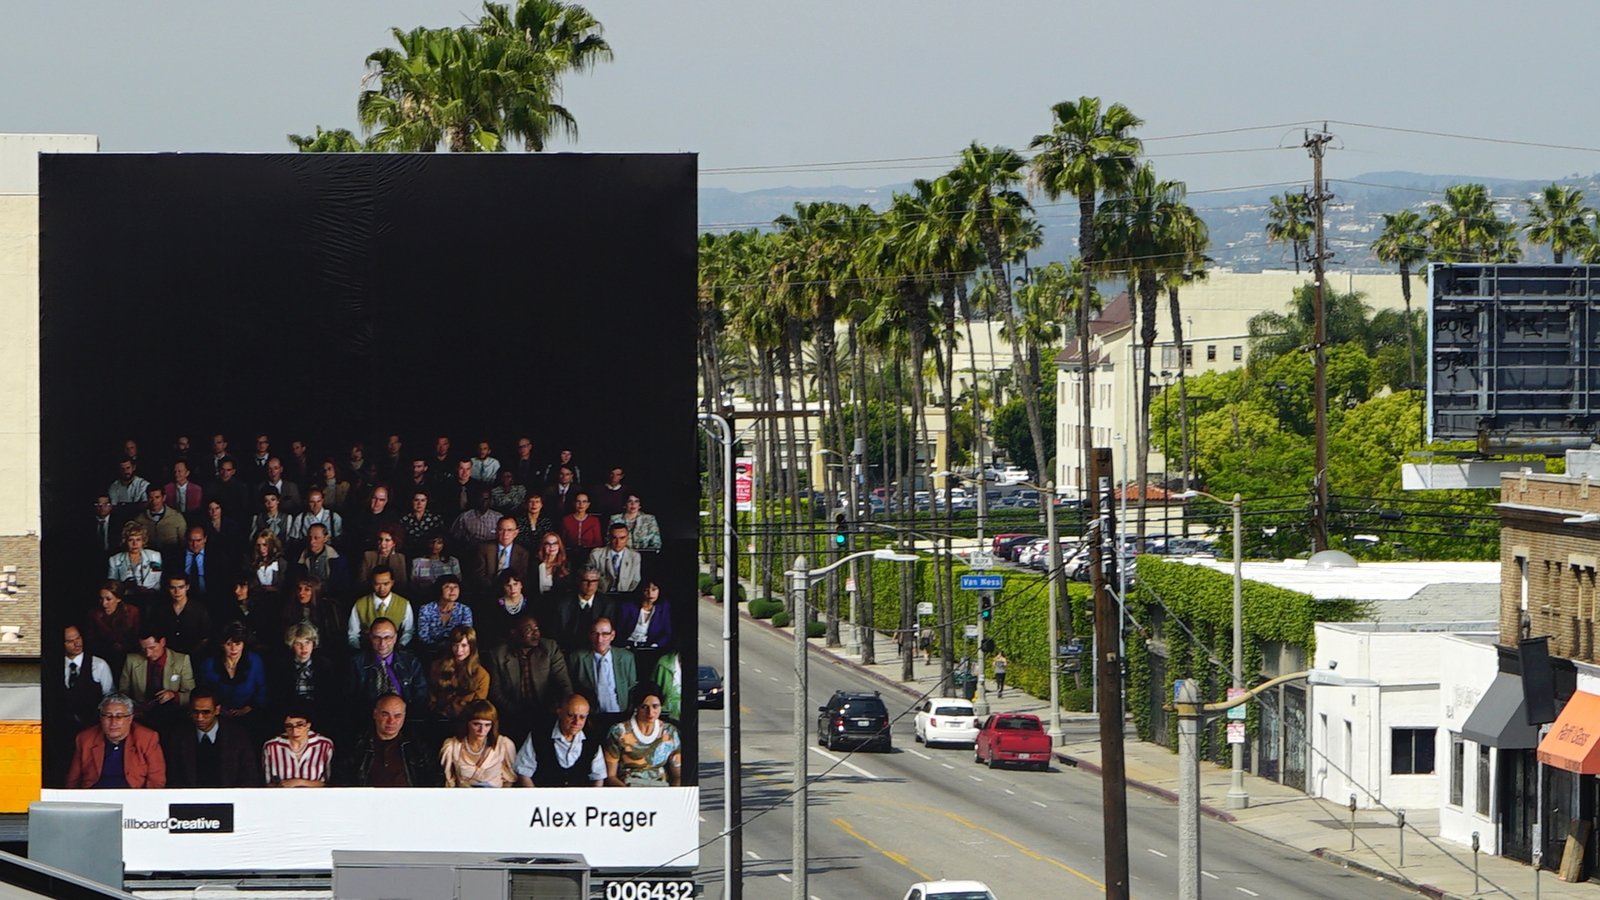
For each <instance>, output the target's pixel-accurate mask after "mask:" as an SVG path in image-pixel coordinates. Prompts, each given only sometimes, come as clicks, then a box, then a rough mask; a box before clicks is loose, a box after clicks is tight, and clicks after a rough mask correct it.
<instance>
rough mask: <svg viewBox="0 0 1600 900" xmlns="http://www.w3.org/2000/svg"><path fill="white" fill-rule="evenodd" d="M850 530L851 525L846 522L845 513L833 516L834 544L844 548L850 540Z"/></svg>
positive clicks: (841, 548)
mask: <svg viewBox="0 0 1600 900" xmlns="http://www.w3.org/2000/svg"><path fill="white" fill-rule="evenodd" d="M848 532H849V525H848V524H846V523H845V520H844V513H839V514H837V515H835V516H834V517H833V546H835V547H837V548H839V549H840V550H843V549H844V545H845V544H846V543H847V542H849V540H850V538H849V536H848Z"/></svg>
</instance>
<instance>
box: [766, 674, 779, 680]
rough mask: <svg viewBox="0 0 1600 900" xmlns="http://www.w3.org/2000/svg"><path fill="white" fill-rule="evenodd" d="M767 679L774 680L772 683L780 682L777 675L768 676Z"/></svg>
mask: <svg viewBox="0 0 1600 900" xmlns="http://www.w3.org/2000/svg"><path fill="white" fill-rule="evenodd" d="M767 678H768V679H770V680H772V681H777V680H778V676H776V675H768V676H767Z"/></svg>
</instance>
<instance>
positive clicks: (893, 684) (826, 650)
mask: <svg viewBox="0 0 1600 900" xmlns="http://www.w3.org/2000/svg"><path fill="white" fill-rule="evenodd" d="M718 605H719V606H720V605H721V604H720V603H718ZM739 618H740V619H741V620H743V621H745V622H750V623H753V624H755V625H760V626H761V627H762V628H765V629H766V630H768V631H770V632H772V633H773V634H778V635H782V636H784V637H785V638H787V639H788V640H790V641H793V640H794V632H793V630H791V629H786V628H779V627H778V626H776V625H774V624H772V622H770V621H769V620H767V619H758V618H756V617H754V616H752V615H750V613H749V612H748V611H747V610H746V609H745V608H744V607H742V606H741V607H740V608H739ZM807 640H808V641H809V640H811V639H810V638H807ZM812 648H813V649H814V650H819V651H821V652H822V653H823V655H825V656H827V657H828V659H829V660H830V661H831V662H832V663H833V664H834V665H840V666H849V667H850V668H852V669H854V670H856V671H857V672H859V673H861V674H862V675H865V676H866V677H868V678H870V679H872V680H873V681H876V682H878V683H879V684H882V685H884V686H886V687H890V688H893V689H895V690H897V691H899V692H901V693H902V694H905V695H906V696H908V697H911V698H914V699H916V698H921V697H922V692H921V691H918V690H914V689H913V687H912V686H911V685H907V684H906V683H904V682H901V681H896V680H894V679H893V678H890V677H888V676H887V675H880V674H879V673H877V672H874V671H872V670H871V669H869V668H867V667H866V666H864V665H862V664H860V663H859V662H856V661H855V660H853V659H851V658H849V657H848V656H842V655H840V654H838V653H835V652H833V649H832V648H830V647H827V646H825V645H823V644H820V643H819V644H813V645H812Z"/></svg>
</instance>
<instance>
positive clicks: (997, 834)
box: [937, 810, 1106, 891]
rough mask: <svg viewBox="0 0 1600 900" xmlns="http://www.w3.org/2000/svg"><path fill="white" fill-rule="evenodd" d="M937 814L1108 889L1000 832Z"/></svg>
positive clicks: (954, 817) (954, 815)
mask: <svg viewBox="0 0 1600 900" xmlns="http://www.w3.org/2000/svg"><path fill="white" fill-rule="evenodd" d="M937 812H939V813H940V814H941V815H943V816H944V817H945V818H947V819H949V820H950V821H952V822H955V823H956V824H958V825H965V826H966V827H968V828H971V829H972V830H973V831H981V832H983V833H984V834H987V835H989V836H990V837H992V838H994V839H995V840H998V841H1003V842H1005V843H1007V844H1010V845H1011V846H1012V847H1014V848H1015V849H1016V851H1017V852H1018V853H1021V854H1022V855H1023V856H1026V857H1028V858H1029V859H1036V860H1038V861H1039V862H1044V863H1049V864H1050V865H1052V866H1055V867H1056V868H1058V869H1060V870H1062V871H1063V872H1067V873H1069V874H1072V875H1075V876H1077V877H1078V878H1081V879H1083V880H1084V881H1086V882H1088V883H1089V884H1092V885H1094V886H1095V887H1097V888H1099V889H1100V890H1102V891H1104V890H1105V889H1106V886H1105V885H1104V884H1101V883H1100V882H1098V881H1096V880H1094V879H1093V878H1090V877H1089V876H1088V875H1085V874H1083V873H1082V872H1080V871H1078V870H1077V869H1074V868H1073V867H1071V866H1069V865H1067V864H1066V863H1064V862H1062V861H1061V860H1059V859H1054V858H1052V857H1049V856H1045V855H1044V854H1043V853H1037V852H1035V851H1033V850H1030V849H1029V848H1027V847H1025V846H1023V845H1022V844H1019V843H1017V842H1016V841H1014V840H1012V839H1011V838H1008V837H1006V836H1005V835H1003V834H1001V833H1000V832H998V831H993V830H990V829H988V828H985V827H983V826H982V825H979V824H978V823H976V822H973V821H971V820H969V819H965V818H963V817H961V816H958V815H956V814H955V813H953V812H946V811H945V810H937Z"/></svg>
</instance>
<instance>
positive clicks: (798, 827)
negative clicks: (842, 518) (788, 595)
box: [784, 550, 917, 900]
mask: <svg viewBox="0 0 1600 900" xmlns="http://www.w3.org/2000/svg"><path fill="white" fill-rule="evenodd" d="M868 556H870V557H872V558H873V559H881V560H884V561H886V562H912V561H915V560H916V558H917V557H916V556H914V555H912V554H908V553H895V552H894V551H892V550H858V551H856V552H855V553H850V554H847V555H845V556H844V557H843V558H841V559H836V560H834V561H833V562H831V563H829V564H828V565H825V566H823V567H822V568H820V569H810V568H807V563H806V558H805V557H804V556H797V557H795V560H794V568H793V569H790V570H789V571H788V572H786V573H784V574H785V575H787V576H788V577H789V586H790V589H791V590H793V591H794V615H792V616H790V617H789V626H790V627H791V628H793V629H794V684H795V689H794V835H793V842H792V843H793V847H792V852H793V854H794V856H793V859H792V862H791V866H792V868H791V870H790V875H789V877H790V880H791V881H792V882H793V884H794V900H810V896H811V895H810V894H809V893H808V892H807V884H806V880H807V875H808V872H807V871H806V843H807V821H806V813H807V808H808V801H809V799H810V786H809V783H808V779H807V771H808V767H807V765H806V762H807V759H806V750H807V747H806V741H807V740H808V739H809V738H810V735H811V728H810V726H809V725H807V722H806V720H807V719H809V718H810V716H811V707H810V703H809V701H808V700H807V696H806V691H807V687H808V686H809V685H808V682H809V680H810V675H811V672H810V666H809V665H808V662H809V657H808V656H807V655H806V651H807V650H808V649H809V648H808V647H807V645H806V610H807V608H808V606H807V604H808V603H809V602H810V601H809V600H808V599H807V594H808V592H809V591H810V590H811V585H812V584H813V583H814V582H816V580H817V579H819V578H822V577H823V576H825V575H827V574H828V573H829V572H832V571H833V570H834V569H837V568H839V567H840V566H842V565H845V564H847V563H853V562H855V561H856V560H858V559H862V558H865V557H868Z"/></svg>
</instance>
